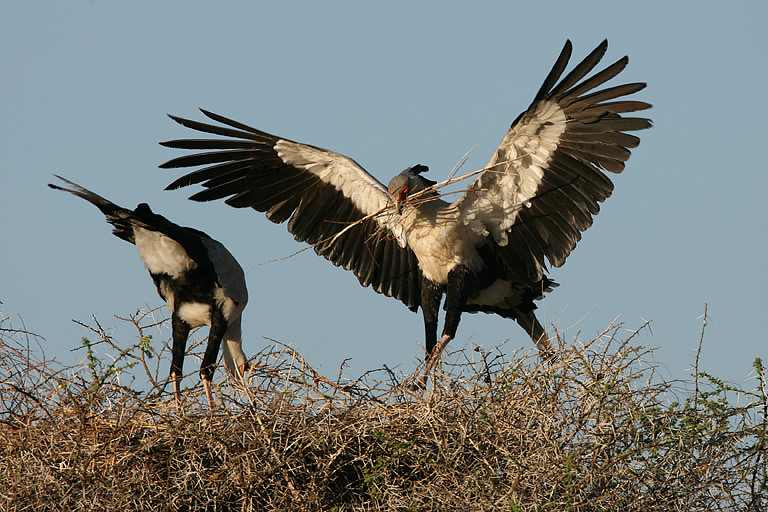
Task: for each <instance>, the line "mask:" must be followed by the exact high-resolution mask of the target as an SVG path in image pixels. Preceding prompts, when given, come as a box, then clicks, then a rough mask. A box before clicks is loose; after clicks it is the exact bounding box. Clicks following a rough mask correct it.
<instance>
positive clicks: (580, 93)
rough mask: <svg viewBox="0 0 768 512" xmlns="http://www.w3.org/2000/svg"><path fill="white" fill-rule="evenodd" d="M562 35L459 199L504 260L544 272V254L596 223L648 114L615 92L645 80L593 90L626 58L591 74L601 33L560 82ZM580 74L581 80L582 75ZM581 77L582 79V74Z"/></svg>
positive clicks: (564, 249)
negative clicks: (551, 61) (549, 64)
mask: <svg viewBox="0 0 768 512" xmlns="http://www.w3.org/2000/svg"><path fill="white" fill-rule="evenodd" d="M571 49H572V46H571V42H570V41H567V42H566V44H565V47H564V48H563V50H562V52H561V54H560V56H559V57H558V59H557V62H556V63H555V65H554V67H553V68H552V70H551V71H550V73H549V75H548V76H547V78H546V80H545V81H544V84H543V85H542V87H541V89H540V90H539V92H538V93H537V95H536V97H535V98H534V100H533V102H532V103H531V106H530V107H529V108H528V110H527V111H525V112H523V113H522V114H521V115H520V116H519V117H518V118H517V119H516V120H515V121H514V122H513V123H512V125H511V127H510V128H509V130H508V131H507V133H506V135H505V136H504V138H503V139H502V141H501V144H500V145H499V147H498V149H497V150H496V152H495V153H494V154H493V156H492V157H491V159H490V161H489V162H488V164H487V166H486V167H485V170H484V171H483V172H482V173H481V174H480V175H479V176H478V177H477V178H476V179H475V180H474V182H473V183H472V185H471V186H470V187H469V189H468V191H467V192H465V193H464V194H463V195H462V196H461V197H460V198H459V199H458V200H457V201H456V203H454V204H455V206H457V207H458V210H459V218H460V221H461V222H463V223H464V224H465V225H467V226H469V227H470V228H471V229H472V230H473V231H474V232H476V233H477V234H480V235H482V236H486V237H488V236H489V237H492V239H493V240H494V241H495V243H496V244H498V245H499V246H501V247H503V248H506V249H507V250H503V251H502V253H503V257H504V258H505V260H507V264H508V265H509V266H510V267H514V268H516V269H517V270H518V271H520V270H522V271H523V272H524V274H525V275H526V276H527V277H528V278H529V279H531V280H533V281H537V280H539V279H541V277H542V275H543V273H542V272H543V270H544V269H546V260H549V262H550V263H551V264H552V265H553V266H556V267H558V266H560V265H562V264H563V263H564V262H565V258H566V257H567V256H568V254H570V252H571V250H573V248H574V247H575V246H576V243H577V242H578V241H579V240H580V239H581V233H582V232H583V231H584V230H586V229H587V228H588V227H589V226H591V225H592V216H593V215H596V214H597V213H598V211H599V209H600V208H599V203H600V202H602V201H604V200H605V199H606V198H608V197H609V196H610V195H611V192H612V191H613V183H612V182H611V180H610V179H609V178H608V177H607V176H606V175H605V174H604V172H603V171H609V172H612V173H620V172H621V171H622V170H623V169H624V162H626V161H627V159H628V158H629V156H630V151H629V148H634V147H636V146H637V145H638V143H639V138H638V137H635V136H634V135H630V134H627V133H625V132H626V131H632V130H640V129H644V128H649V127H650V126H651V122H650V121H649V120H648V119H643V118H635V117H623V116H621V114H622V113H626V112H635V111H639V110H644V109H647V108H650V105H649V104H648V103H645V102H641V101H632V100H626V99H620V100H618V101H612V100H615V99H617V98H621V97H623V96H626V95H629V94H632V93H635V92H637V91H639V90H641V89H643V88H644V87H645V84H644V83H630V84H624V85H619V86H615V87H610V88H605V89H602V90H599V91H596V92H590V91H592V90H593V89H595V88H596V87H598V86H600V85H602V84H603V83H605V82H606V81H608V80H610V79H611V78H613V77H614V76H616V75H617V74H618V73H619V72H621V70H623V69H624V67H625V66H626V64H627V62H628V59H627V57H624V58H622V59H619V60H618V61H617V62H615V63H613V64H611V65H610V66H608V67H606V68H605V69H603V70H602V71H599V72H597V73H595V74H594V75H592V76H591V77H589V78H586V79H584V77H585V76H586V75H587V74H588V73H589V72H590V71H592V70H593V69H594V68H595V66H597V64H598V63H599V62H600V60H601V59H602V57H603V55H604V54H605V51H606V49H607V41H603V42H602V43H601V44H600V45H599V46H598V47H597V48H596V49H595V50H594V51H592V52H591V53H590V54H589V55H588V56H587V57H586V58H585V59H584V60H583V61H582V62H581V63H579V64H578V65H576V67H575V68H574V69H573V70H572V71H571V72H570V73H569V74H568V75H566V76H565V77H564V78H563V79H562V80H561V81H560V82H559V83H557V82H558V80H559V79H560V76H561V75H562V73H563V71H564V70H565V67H566V66H567V64H568V61H569V59H570V56H571ZM582 79H584V80H583V81H581V80H582ZM580 81H581V82H580Z"/></svg>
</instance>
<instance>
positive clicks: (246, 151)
mask: <svg viewBox="0 0 768 512" xmlns="http://www.w3.org/2000/svg"><path fill="white" fill-rule="evenodd" d="M607 46H608V43H607V41H603V42H602V43H601V44H600V45H598V47H597V48H595V50H593V51H592V52H591V53H590V54H589V55H587V56H586V57H585V58H584V60H582V61H581V62H580V63H578V64H576V65H575V66H574V67H573V69H572V70H571V71H570V72H569V73H568V74H566V75H565V76H563V73H564V71H565V69H566V67H567V65H568V62H569V60H570V57H571V51H572V45H571V42H570V41H567V42H566V44H565V46H564V48H563V50H562V52H561V53H560V56H559V57H558V58H557V61H556V62H555V65H554V66H553V67H552V70H551V71H550V72H549V74H548V75H547V77H546V79H545V80H544V83H543V85H542V86H541V88H540V89H539V91H538V93H537V94H536V96H535V97H534V99H533V102H532V103H531V105H530V106H529V107H528V109H527V110H526V111H525V112H523V113H521V114H520V115H519V116H518V117H517V118H516V119H515V121H514V122H513V123H512V125H511V127H510V128H509V130H508V131H507V133H506V135H505V136H504V138H503V139H502V141H501V143H500V145H499V147H498V148H497V149H496V151H495V152H494V153H493V155H492V156H491V159H490V161H489V162H488V164H487V165H486V166H485V167H484V168H483V169H482V170H480V171H478V172H476V173H472V177H473V179H472V181H471V184H468V185H467V186H466V188H465V190H463V191H460V192H459V193H460V195H459V196H458V197H457V198H456V199H455V201H453V202H452V203H449V202H447V201H445V200H444V199H443V196H445V195H447V194H445V193H444V191H443V186H444V185H446V184H447V183H448V181H455V180H448V181H446V182H442V183H439V184H438V183H436V182H434V181H431V180H428V179H427V178H425V177H424V176H423V174H424V173H425V172H426V171H427V167H426V166H423V165H415V166H412V167H409V168H408V169H406V170H404V171H403V172H401V173H400V174H398V175H396V176H395V177H394V178H392V180H391V181H390V182H389V184H388V186H387V187H385V186H384V185H383V184H382V183H380V182H379V181H378V180H376V178H374V177H373V176H372V175H370V174H369V173H368V172H366V171H365V170H364V169H363V168H362V167H361V166H360V165H358V164H357V163H356V162H355V161H354V160H352V159H350V158H348V157H346V156H344V155H341V154H339V153H335V152H333V151H329V150H327V149H323V148H320V147H316V146H311V145H307V144H302V143H299V142H294V141H292V140H289V139H284V138H282V137H278V136H275V135H271V134H269V133H266V132H263V131H261V130H257V129H255V128H252V127H250V126H246V125H244V124H241V123H239V122H237V121H234V120H232V119H228V118H226V117H223V116H220V115H218V114H214V113H212V112H208V111H205V110H202V112H203V114H204V115H205V116H206V117H208V118H209V119H211V120H213V121H214V122H215V123H216V124H210V123H203V122H199V121H193V120H189V119H183V118H180V117H176V116H170V117H171V118H172V119H173V120H175V121H177V122H178V123H180V124H181V125H183V126H185V127H188V128H191V129H194V130H197V131H200V132H204V133H208V134H212V135H215V136H218V137H216V138H202V139H181V140H171V141H166V142H161V144H162V145H163V146H166V147H170V148H177V149H185V150H196V151H197V152H196V153H193V154H189V155H185V156H180V157H178V158H174V159H172V160H170V161H168V162H165V163H164V164H162V165H161V166H160V167H162V168H181V167H199V169H197V170H194V171H192V172H190V173H189V174H186V175H185V176H182V177H180V178H179V179H177V180H176V181H174V182H173V183H171V184H170V185H169V186H168V187H167V188H166V189H176V188H179V187H185V186H189V185H193V184H201V185H202V186H203V187H204V190H201V191H199V192H197V193H195V194H194V195H192V196H191V197H190V199H193V200H196V201H212V200H217V199H225V202H226V203H227V204H228V205H230V206H233V207H236V208H245V207H250V208H253V209H255V210H258V211H260V212H265V213H266V216H267V218H268V219H269V220H271V221H272V222H275V223H282V222H285V221H287V222H288V225H287V227H288V231H290V232H291V233H292V234H293V235H294V237H295V238H296V239H297V240H299V241H303V242H307V243H309V244H312V245H313V246H314V249H315V251H316V252H317V253H318V254H320V255H322V256H323V257H325V258H326V259H328V260H329V261H330V262H331V263H333V264H334V265H337V266H341V267H343V268H344V269H347V270H351V271H352V272H353V273H354V274H355V276H357V278H358V280H359V281H360V284H361V285H363V286H371V287H372V288H373V289H374V290H375V291H376V292H378V293H381V294H384V295H386V296H389V297H394V298H395V299H398V300H400V301H401V302H403V304H405V305H406V306H407V307H408V308H410V309H411V310H412V311H416V310H418V308H419V307H420V308H421V310H422V314H423V317H424V331H425V346H426V353H427V364H426V365H425V368H424V372H423V373H422V375H421V376H420V377H419V379H418V381H417V383H418V385H419V386H421V387H423V386H425V385H426V379H427V375H428V373H429V371H430V369H431V368H432V366H433V365H434V364H435V361H436V360H437V358H438V356H439V355H440V353H441V351H442V349H443V348H444V347H445V345H446V344H447V343H448V342H449V341H450V340H451V339H453V337H454V336H455V335H456V330H457V327H458V325H459V320H460V317H461V314H462V313H464V312H471V313H474V312H480V311H482V312H486V313H495V314H498V315H501V316H502V317H505V318H511V319H514V320H515V321H516V322H517V323H518V324H519V325H520V326H521V327H523V329H525V330H526V331H527V332H528V334H529V335H530V336H531V338H532V339H533V341H534V343H535V344H536V345H537V347H538V348H539V350H540V351H541V353H542V354H544V355H546V356H550V355H551V354H552V345H551V342H550V340H549V338H548V337H547V334H546V331H545V330H544V328H543V327H542V325H541V324H540V323H539V321H538V320H537V319H536V316H535V314H534V310H535V309H536V305H535V304H534V301H535V300H537V299H541V298H542V297H543V296H544V293H545V292H548V291H550V290H551V289H552V287H554V286H556V283H554V282H553V281H552V280H550V279H549V277H547V275H546V272H547V270H548V269H547V263H549V264H551V265H552V266H554V267H559V266H561V265H562V264H563V263H564V262H565V259H566V257H567V256H568V255H569V254H570V252H571V251H572V250H573V248H574V247H575V246H576V243H577V242H578V241H579V240H580V239H581V233H582V232H583V231H584V230H586V229H587V228H588V227H589V226H591V225H592V218H593V216H594V215H596V214H597V213H598V212H599V209H600V206H599V204H600V203H601V202H603V201H604V200H605V199H606V198H608V197H609V196H610V195H611V192H612V191H613V183H612V182H611V180H610V178H609V177H608V176H607V173H614V174H618V173H620V172H622V171H623V170H624V164H625V162H626V161H627V160H628V159H629V156H630V149H631V148H634V147H636V146H637V145H638V144H639V142H640V139H639V138H638V137H636V136H635V135H632V134H630V133H627V132H631V131H635V130H642V129H645V128H649V127H650V126H651V121H650V120H648V119H644V118H640V117H632V116H631V115H630V116H628V115H627V114H629V113H632V112H637V111H641V110H645V109H648V108H650V106H651V105H650V104H648V103H645V102H642V101H636V100H630V99H626V98H625V97H626V96H628V95H630V94H633V93H636V92H638V91H640V90H641V89H643V88H644V87H645V85H646V84H644V83H628V84H622V85H615V86H611V87H604V88H601V86H603V84H604V83H605V82H607V81H608V80H610V79H612V78H614V77H615V76H616V75H618V74H619V73H620V72H621V71H622V70H623V69H624V68H625V66H626V65H627V63H628V58H627V57H623V58H621V59H619V60H618V61H616V62H614V63H613V64H610V65H609V66H607V67H605V68H604V69H601V70H599V71H596V72H593V70H594V69H595V67H596V66H597V65H598V63H599V62H600V60H601V59H602V57H603V56H604V54H605V52H606V50H607ZM590 73H591V74H590ZM443 295H445V304H444V309H445V322H444V327H443V331H442V336H441V337H440V338H439V339H438V337H437V324H438V312H439V307H440V303H441V301H442V298H443Z"/></svg>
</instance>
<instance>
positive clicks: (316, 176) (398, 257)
mask: <svg viewBox="0 0 768 512" xmlns="http://www.w3.org/2000/svg"><path fill="white" fill-rule="evenodd" d="M202 112H203V114H205V115H206V116H207V117H209V118H210V119H212V120H214V121H216V122H218V123H220V124H218V125H213V124H207V123H201V122H197V121H191V120H188V119H182V118H179V117H175V116H171V118H172V119H174V120H175V121H177V122H178V123H180V124H182V125H183V126H186V127H188V128H192V129H195V130H198V131H202V132H206V133H211V134H214V135H220V136H223V137H226V138H219V139H181V140H172V141H167V142H162V143H161V144H162V145H163V146H166V147H172V148H179V149H193V150H200V149H203V150H210V151H207V152H204V153H195V154H191V155H187V156H182V157H178V158H175V159H173V160H170V161H168V162H166V163H164V164H162V165H161V166H160V167H163V168H177V167H195V166H204V167H202V168H201V169H198V170H196V171H193V172H191V173H189V174H187V175H185V176H183V177H181V178H179V179H178V180H176V181H174V182H173V183H172V184H170V185H169V186H168V187H167V189H175V188H179V187H183V186H187V185H192V184H196V183H200V184H202V186H203V187H205V188H206V190H203V191H200V192H198V193H196V194H194V195H192V196H191V197H190V199H193V200H196V201H212V200H217V199H222V198H227V199H226V201H225V202H226V203H227V204H228V205H230V206H233V207H236V208H244V207H251V208H253V209H255V210H258V211H260V212H265V213H266V215H267V218H268V219H269V220H271V221H272V222H275V223H282V222H285V221H288V225H287V227H288V230H289V231H290V232H291V233H292V234H293V235H294V237H295V238H296V239H297V240H299V241H303V242H307V243H309V244H311V245H313V246H314V249H315V252H317V253H318V254H320V255H322V256H323V257H325V258H326V259H328V260H329V261H331V262H332V263H333V264H334V265H337V266H340V267H343V268H344V269H346V270H351V271H352V272H353V273H354V274H355V275H356V276H357V278H358V280H359V281H360V284H362V285H363V286H368V285H371V286H372V287H373V289H374V290H375V291H377V292H379V293H382V294H384V295H387V296H390V297H394V298H397V299H399V300H401V301H402V302H403V303H405V304H406V305H407V306H408V307H410V308H412V309H415V308H416V307H418V304H419V301H420V273H419V270H418V261H417V260H416V257H415V255H414V254H413V251H411V250H410V249H409V248H408V247H407V245H406V240H405V236H404V234H403V231H402V227H401V225H400V224H399V217H398V216H397V215H396V214H395V213H394V211H393V209H392V208H388V207H389V206H390V205H391V202H390V199H389V194H388V192H387V189H386V187H385V186H384V185H382V184H381V183H380V182H379V181H377V180H376V179H375V178H374V177H373V176H371V175H370V174H369V173H368V172H366V171H365V170H364V169H363V168H362V167H360V166H359V165H358V164H357V163H356V162H355V161H354V160H352V159H350V158H348V157H346V156H344V155H341V154H339V153H335V152H333V151H328V150H326V149H322V148H318V147H315V146H310V145H307V144H300V143H297V142H293V141H290V140H287V139H282V138H280V137H276V136H274V135H270V134H268V133H265V132H263V131H260V130H257V129H255V128H252V127H249V126H246V125H244V124H242V123H238V122H237V121H233V120H231V119H228V118H226V117H223V116H220V115H217V114H214V113H212V112H208V111H205V110H202Z"/></svg>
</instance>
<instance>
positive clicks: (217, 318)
mask: <svg viewBox="0 0 768 512" xmlns="http://www.w3.org/2000/svg"><path fill="white" fill-rule="evenodd" d="M226 330H227V320H226V319H225V318H224V313H223V312H222V311H221V308H219V307H218V305H216V303H215V302H214V303H213V304H211V330H210V331H209V332H208V345H207V346H206V348H205V355H204V356H203V363H202V365H201V366H200V378H201V379H202V381H203V386H204V387H205V396H206V398H208V406H209V407H210V408H211V409H213V394H212V393H211V381H212V380H213V372H214V371H215V370H216V359H217V358H218V356H219V349H220V348H221V340H222V339H223V338H224V333H225V332H226Z"/></svg>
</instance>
